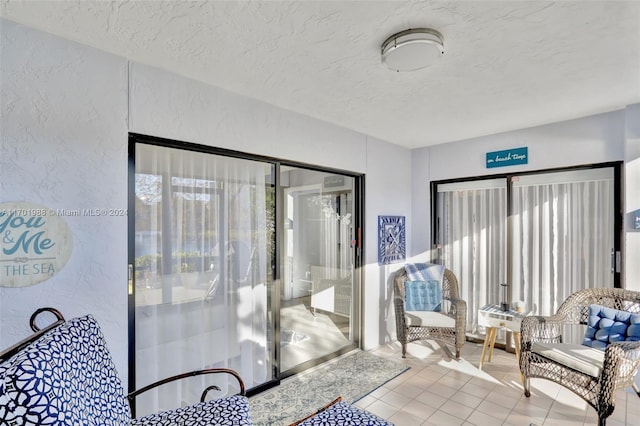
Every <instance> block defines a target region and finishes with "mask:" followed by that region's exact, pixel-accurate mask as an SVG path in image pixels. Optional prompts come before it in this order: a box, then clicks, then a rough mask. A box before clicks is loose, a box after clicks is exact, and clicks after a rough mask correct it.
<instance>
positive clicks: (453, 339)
mask: <svg viewBox="0 0 640 426" xmlns="http://www.w3.org/2000/svg"><path fill="white" fill-rule="evenodd" d="M406 280H407V273H406V271H405V269H404V268H402V269H400V270H399V271H398V272H396V275H395V295H394V306H395V313H396V333H397V337H398V341H399V342H400V343H401V344H402V357H403V358H406V356H407V343H409V342H414V341H416V340H436V341H438V342H441V343H444V344H448V345H451V346H453V347H454V348H455V352H456V359H459V358H460V350H461V349H462V346H463V345H464V342H465V338H466V336H465V329H466V321H467V303H466V302H465V301H464V300H462V299H460V296H459V292H458V280H457V279H456V276H455V275H454V273H453V272H451V271H450V270H448V269H445V271H444V276H443V279H442V299H443V302H444V303H443V307H444V308H445V311H444V312H429V314H431V316H430V318H433V322H430V323H426V322H424V321H422V320H420V321H419V323H418V324H416V322H415V321H412V319H411V315H410V314H407V311H406V309H405V288H404V282H405V281H406Z"/></svg>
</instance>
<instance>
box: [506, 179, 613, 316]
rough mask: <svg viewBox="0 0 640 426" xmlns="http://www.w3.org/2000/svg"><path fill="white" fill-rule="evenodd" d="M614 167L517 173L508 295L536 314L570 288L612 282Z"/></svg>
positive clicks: (545, 311) (551, 308)
mask: <svg viewBox="0 0 640 426" xmlns="http://www.w3.org/2000/svg"><path fill="white" fill-rule="evenodd" d="M613 195H614V184H613V172H612V169H595V170H585V171H572V172H563V173H552V174H544V175H529V176H520V177H519V178H518V180H517V181H515V182H514V184H513V191H512V208H513V210H512V211H513V215H512V227H513V228H512V234H513V253H512V264H513V268H512V277H511V284H512V295H513V300H524V301H525V302H526V303H527V306H528V307H529V308H532V309H535V311H536V313H537V314H539V315H551V314H553V313H555V311H556V310H557V309H558V307H559V306H560V304H561V303H562V302H563V301H564V300H565V299H566V298H567V297H568V296H569V295H570V294H571V293H573V292H575V291H577V290H580V289H583V288H591V287H612V286H613V275H612V274H611V270H610V267H611V265H610V252H611V249H612V248H613V226H612V224H613V220H614V217H613V214H614V212H613V205H614V200H613Z"/></svg>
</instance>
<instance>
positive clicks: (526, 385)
mask: <svg viewBox="0 0 640 426" xmlns="http://www.w3.org/2000/svg"><path fill="white" fill-rule="evenodd" d="M530 380H531V379H529V378H528V377H524V378H523V380H522V385H523V387H524V396H526V397H527V398H529V397H530V396H531V388H530V383H529V382H530Z"/></svg>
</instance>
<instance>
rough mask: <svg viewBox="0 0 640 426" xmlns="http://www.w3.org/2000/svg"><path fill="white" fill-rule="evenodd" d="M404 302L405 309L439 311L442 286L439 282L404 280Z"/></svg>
mask: <svg viewBox="0 0 640 426" xmlns="http://www.w3.org/2000/svg"><path fill="white" fill-rule="evenodd" d="M404 302H405V310H407V311H435V312H440V309H441V306H442V287H441V286H440V282H439V281H436V280H431V281H405V282H404Z"/></svg>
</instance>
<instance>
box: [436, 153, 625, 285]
mask: <svg viewBox="0 0 640 426" xmlns="http://www.w3.org/2000/svg"><path fill="white" fill-rule="evenodd" d="M601 168H612V169H613V175H614V200H613V202H614V206H613V208H614V223H613V226H614V240H613V250H614V252H615V253H612V268H613V269H614V276H613V285H614V288H621V286H622V281H621V275H622V272H621V271H622V270H623V269H624V268H623V266H622V264H621V259H624V256H623V255H622V250H623V247H622V240H623V229H622V223H623V217H624V211H623V205H622V188H623V182H622V177H623V174H622V168H623V162H622V161H615V162H608V163H598V164H589V165H583V166H571V167H558V168H551V169H542V170H533V171H522V172H516V173H504V174H492V175H485V176H473V177H467V178H465V177H462V178H455V179H444V180H438V181H431V182H430V192H431V194H430V196H431V248H432V250H431V254H432V258H431V260H432V261H437V260H438V259H437V258H436V257H434V253H436V252H437V249H438V244H439V243H440V241H439V224H438V207H439V206H438V185H442V184H447V183H460V182H471V181H481V180H490V179H506V185H507V188H506V189H507V221H509V218H510V217H511V216H512V215H513V207H512V202H511V196H512V178H514V177H518V176H526V175H535V174H546V173H558V172H569V171H577V170H591V169H601ZM506 225H507V252H509V251H510V242H509V241H510V239H511V238H510V235H509V234H510V233H511V232H512V230H511V226H510V223H507V224H506ZM507 257H508V258H509V256H507ZM506 274H507V275H506V276H507V277H510V276H511V262H510V260H508V261H507V270H506Z"/></svg>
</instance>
